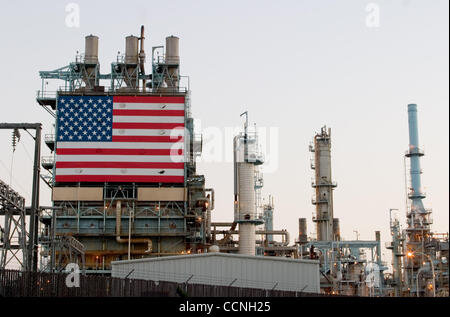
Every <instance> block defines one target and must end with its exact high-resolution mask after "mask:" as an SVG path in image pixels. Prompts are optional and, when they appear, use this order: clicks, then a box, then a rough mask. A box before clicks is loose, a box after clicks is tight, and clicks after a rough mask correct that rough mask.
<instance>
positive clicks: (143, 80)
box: [139, 25, 146, 92]
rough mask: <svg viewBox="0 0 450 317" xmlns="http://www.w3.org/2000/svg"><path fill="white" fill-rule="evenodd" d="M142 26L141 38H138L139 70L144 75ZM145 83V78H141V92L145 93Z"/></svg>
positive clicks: (142, 30)
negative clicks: (139, 46) (139, 47)
mask: <svg viewBox="0 0 450 317" xmlns="http://www.w3.org/2000/svg"><path fill="white" fill-rule="evenodd" d="M144 40H145V37H144V26H143V25H142V26H141V37H140V44H141V49H140V51H139V67H140V69H141V73H142V74H143V75H145V68H144V63H145V51H144ZM145 83H146V80H145V78H142V90H143V91H144V92H145Z"/></svg>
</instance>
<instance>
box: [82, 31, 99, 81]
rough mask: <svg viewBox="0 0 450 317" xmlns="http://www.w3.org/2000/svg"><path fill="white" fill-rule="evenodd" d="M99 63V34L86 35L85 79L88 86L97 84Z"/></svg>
mask: <svg viewBox="0 0 450 317" xmlns="http://www.w3.org/2000/svg"><path fill="white" fill-rule="evenodd" d="M97 65H98V36H95V35H92V34H91V35H88V36H86V37H85V48H84V65H83V67H84V69H85V71H84V72H83V81H84V83H85V84H86V88H89V89H92V88H94V87H95V86H96V84H97V82H98V79H97V78H96V77H97V76H96V75H97V70H98V69H97Z"/></svg>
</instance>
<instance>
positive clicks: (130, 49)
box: [125, 35, 139, 65]
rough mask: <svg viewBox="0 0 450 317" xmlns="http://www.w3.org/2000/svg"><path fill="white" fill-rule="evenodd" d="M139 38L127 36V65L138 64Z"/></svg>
mask: <svg viewBox="0 0 450 317" xmlns="http://www.w3.org/2000/svg"><path fill="white" fill-rule="evenodd" d="M138 52H139V38H138V37H137V36H133V35H130V36H127V37H126V38H125V64H131V65H134V64H137V63H138V59H139V53H138Z"/></svg>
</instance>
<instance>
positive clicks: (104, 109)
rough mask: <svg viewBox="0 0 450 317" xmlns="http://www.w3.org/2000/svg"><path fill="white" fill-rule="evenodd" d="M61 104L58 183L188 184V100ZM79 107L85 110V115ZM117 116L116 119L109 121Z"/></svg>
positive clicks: (86, 100)
mask: <svg viewBox="0 0 450 317" xmlns="http://www.w3.org/2000/svg"><path fill="white" fill-rule="evenodd" d="M108 98H109V99H108ZM60 99H61V98H60ZM60 99H58V116H57V117H58V119H57V122H58V126H60V129H58V132H57V142H56V166H55V181H56V182H146V183H154V182H158V183H183V182H184V161H185V160H184V155H185V152H184V149H185V146H184V122H185V100H184V97H179V96H166V97H156V96H114V97H102V96H100V97H91V98H89V97H86V96H84V97H83V98H80V97H78V96H64V99H62V100H60ZM89 100H91V101H89ZM108 100H109V101H108ZM67 104H69V105H68V106H67ZM93 104H97V105H98V107H95V109H94V108H93V106H92V105H93ZM74 105H78V106H80V107H81V106H83V107H84V108H83V111H81V110H79V109H78V110H77V109H75V108H74V107H75V106H74ZM60 109H62V110H60ZM71 109H73V110H74V111H72V110H71ZM108 109H109V110H108ZM97 110H98V112H96V111H97ZM77 111H79V112H78V114H79V115H78V116H74V113H77ZM111 111H112V120H107V118H108V115H109V113H110V112H111ZM63 113H64V114H65V113H69V115H66V114H65V116H63ZM85 113H88V115H86V114H85ZM92 113H94V116H95V117H94V116H91V114H92ZM96 114H98V116H96ZM71 118H74V119H75V120H72V119H71ZM109 118H111V117H109ZM69 119H70V120H69ZM77 120H79V124H76V125H74V124H75V123H76V122H77ZM97 120H98V121H97ZM68 121H69V123H68V124H67V123H66V122H68ZM74 122H75V123H74ZM93 122H96V123H97V124H95V123H94V125H92V123H93ZM105 123H106V124H105ZM97 129H98V131H97ZM174 129H175V131H176V132H175V133H174ZM66 131H68V132H66ZM74 131H77V132H74ZM96 131H97V132H98V134H97V133H95V132H96ZM78 132H79V133H78ZM91 133H92V134H91ZM58 135H59V137H58ZM100 136H101V137H100ZM69 138H70V139H69ZM77 138H78V140H77ZM87 138H89V140H88V139H87ZM96 138H97V139H96Z"/></svg>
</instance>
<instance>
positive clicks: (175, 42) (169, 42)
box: [166, 35, 180, 65]
mask: <svg viewBox="0 0 450 317" xmlns="http://www.w3.org/2000/svg"><path fill="white" fill-rule="evenodd" d="M179 42H180V39H179V38H178V37H176V36H173V35H171V36H168V37H166V64H169V65H178V64H180V49H179V47H180V46H179Z"/></svg>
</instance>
